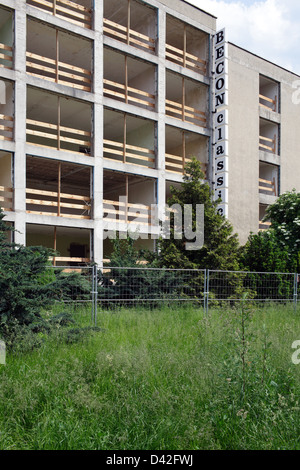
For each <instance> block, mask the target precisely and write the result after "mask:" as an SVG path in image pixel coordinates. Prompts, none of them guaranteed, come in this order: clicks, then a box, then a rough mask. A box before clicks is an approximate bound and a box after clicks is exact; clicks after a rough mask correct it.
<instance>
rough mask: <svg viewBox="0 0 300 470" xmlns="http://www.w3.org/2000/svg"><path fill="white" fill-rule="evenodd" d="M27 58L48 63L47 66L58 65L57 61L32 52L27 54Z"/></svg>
mask: <svg viewBox="0 0 300 470" xmlns="http://www.w3.org/2000/svg"><path fill="white" fill-rule="evenodd" d="M26 57H29V58H30V59H36V60H39V61H40V62H46V63H47V64H52V65H56V60H55V59H50V58H49V57H43V56H42V55H39V54H34V53H33V52H30V51H27V52H26Z"/></svg>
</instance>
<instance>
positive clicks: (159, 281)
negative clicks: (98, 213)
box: [47, 265, 300, 324]
mask: <svg viewBox="0 0 300 470" xmlns="http://www.w3.org/2000/svg"><path fill="white" fill-rule="evenodd" d="M47 279H48V282H53V281H55V282H57V286H58V287H57V292H56V296H55V300H57V302H61V303H63V304H73V305H74V304H76V305H78V304H79V305H82V304H86V305H89V306H90V311H91V319H92V322H93V324H97V309H98V308H99V307H100V308H101V309H115V308H119V307H134V306H137V305H139V306H143V307H146V306H147V307H151V308H157V307H161V306H164V305H168V306H172V307H174V306H175V305H178V306H179V305H186V304H189V305H195V306H196V307H197V308H203V309H204V311H205V312H207V311H208V310H209V308H213V307H224V306H226V307H227V306H231V305H234V304H235V303H236V302H240V301H252V302H255V303H256V304H262V305H265V304H266V303H268V302H269V303H271V302H273V303H274V302H281V303H293V305H294V308H295V309H296V307H297V302H298V291H299V287H300V275H299V274H295V273H266V272H260V273H259V272H247V271H218V270H208V269H202V270H197V269H194V270H193V269H161V268H150V267H108V268H99V267H98V266H97V265H92V266H74V267H56V266H55V267H51V268H49V273H48V274H47Z"/></svg>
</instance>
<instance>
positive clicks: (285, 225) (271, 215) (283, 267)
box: [240, 190, 300, 273]
mask: <svg viewBox="0 0 300 470" xmlns="http://www.w3.org/2000/svg"><path fill="white" fill-rule="evenodd" d="M265 220H270V222H271V223H272V227H271V228H270V229H269V230H266V231H264V232H260V233H258V234H251V235H250V236H249V238H248V241H247V243H246V245H245V246H244V247H242V248H241V249H240V263H241V267H242V269H246V270H250V271H258V272H282V273H285V272H290V273H291V272H296V271H297V270H299V268H300V258H299V255H300V193H296V191H295V190H293V191H290V192H289V191H288V192H286V193H284V194H282V195H281V196H279V198H278V200H277V201H276V202H275V203H274V204H272V205H270V206H269V207H268V209H267V211H266V216H265Z"/></svg>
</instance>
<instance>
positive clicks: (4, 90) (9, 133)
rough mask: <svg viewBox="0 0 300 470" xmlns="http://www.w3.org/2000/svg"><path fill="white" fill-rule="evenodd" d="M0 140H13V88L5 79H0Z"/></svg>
mask: <svg viewBox="0 0 300 470" xmlns="http://www.w3.org/2000/svg"><path fill="white" fill-rule="evenodd" d="M0 92H1V97H2V98H3V99H2V101H1V100H0V141H1V140H6V141H9V142H12V141H13V140H14V104H13V103H14V88H13V84H12V83H11V82H9V81H7V80H3V79H2V80H1V81H0Z"/></svg>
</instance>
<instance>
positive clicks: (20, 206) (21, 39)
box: [14, 0, 26, 245]
mask: <svg viewBox="0 0 300 470" xmlns="http://www.w3.org/2000/svg"><path fill="white" fill-rule="evenodd" d="M25 8H26V2H25V1H24V0H16V5H15V28H14V29H15V70H16V82H15V123H14V125H15V142H16V147H15V157H14V163H15V171H14V175H15V178H14V197H15V201H14V206H15V213H16V219H15V228H16V230H17V231H16V232H15V241H16V243H20V244H22V245H25V244H26V154H25V143H26V76H25V73H26V9H25Z"/></svg>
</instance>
